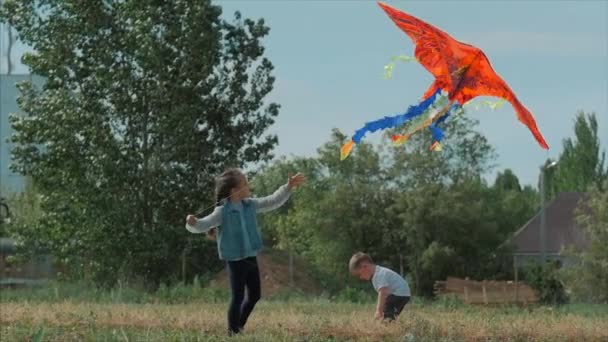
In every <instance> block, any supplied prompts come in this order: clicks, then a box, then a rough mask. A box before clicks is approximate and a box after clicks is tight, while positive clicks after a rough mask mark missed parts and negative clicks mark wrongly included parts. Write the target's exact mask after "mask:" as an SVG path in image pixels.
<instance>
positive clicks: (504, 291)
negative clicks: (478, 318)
mask: <svg viewBox="0 0 608 342" xmlns="http://www.w3.org/2000/svg"><path fill="white" fill-rule="evenodd" d="M502 298H503V301H504V302H505V303H507V302H509V296H508V295H507V281H505V282H504V283H502Z"/></svg>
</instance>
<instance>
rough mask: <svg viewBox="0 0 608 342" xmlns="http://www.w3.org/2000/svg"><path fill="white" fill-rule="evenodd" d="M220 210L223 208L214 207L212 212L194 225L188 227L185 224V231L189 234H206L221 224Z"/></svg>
mask: <svg viewBox="0 0 608 342" xmlns="http://www.w3.org/2000/svg"><path fill="white" fill-rule="evenodd" d="M222 208H223V207H215V210H213V212H212V213H211V214H209V215H207V216H205V217H203V218H200V219H198V220H196V224H194V225H189V224H188V223H186V229H188V231H189V232H190V233H195V234H199V233H206V232H207V231H209V230H210V229H211V228H213V227H217V226H219V225H220V223H222Z"/></svg>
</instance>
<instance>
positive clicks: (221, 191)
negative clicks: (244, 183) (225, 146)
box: [215, 169, 243, 205]
mask: <svg viewBox="0 0 608 342" xmlns="http://www.w3.org/2000/svg"><path fill="white" fill-rule="evenodd" d="M242 177H243V173H242V172H241V170H239V169H228V170H226V171H224V172H223V173H222V174H221V175H220V176H219V177H217V178H216V180H215V205H219V204H220V203H221V202H222V201H224V200H227V199H228V198H229V197H230V190H232V189H234V188H237V187H238V186H239V182H240V180H241V178H242Z"/></svg>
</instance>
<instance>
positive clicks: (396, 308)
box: [348, 252, 411, 321]
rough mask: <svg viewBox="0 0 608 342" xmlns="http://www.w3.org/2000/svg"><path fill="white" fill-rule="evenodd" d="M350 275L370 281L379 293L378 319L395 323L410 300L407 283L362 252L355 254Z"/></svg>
mask: <svg viewBox="0 0 608 342" xmlns="http://www.w3.org/2000/svg"><path fill="white" fill-rule="evenodd" d="M348 268H349V270H350V273H351V274H352V275H354V276H355V277H358V278H359V279H361V280H370V279H371V281H372V285H373V286H374V289H375V290H376V291H377V292H378V304H377V306H376V317H375V318H376V319H381V318H384V319H385V320H387V321H393V320H394V319H395V318H396V317H397V316H399V314H400V313H401V310H403V307H404V306H405V304H407V303H408V302H409V300H410V296H411V295H410V287H409V285H408V284H407V281H405V279H403V278H402V277H401V276H400V275H399V274H397V273H395V272H394V271H392V270H390V269H388V268H386V267H382V266H378V265H376V264H374V261H373V260H372V258H371V257H370V256H369V255H367V254H365V253H362V252H358V253H355V255H353V256H352V258H350V262H349V264H348Z"/></svg>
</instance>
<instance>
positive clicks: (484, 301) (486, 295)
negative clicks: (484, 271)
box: [481, 280, 488, 305]
mask: <svg viewBox="0 0 608 342" xmlns="http://www.w3.org/2000/svg"><path fill="white" fill-rule="evenodd" d="M481 291H482V292H483V303H484V304H486V305H488V293H487V291H486V281H485V280H484V281H483V282H482V283H481Z"/></svg>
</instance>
